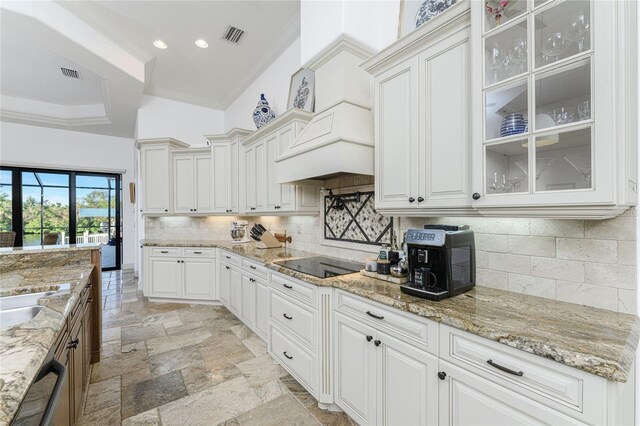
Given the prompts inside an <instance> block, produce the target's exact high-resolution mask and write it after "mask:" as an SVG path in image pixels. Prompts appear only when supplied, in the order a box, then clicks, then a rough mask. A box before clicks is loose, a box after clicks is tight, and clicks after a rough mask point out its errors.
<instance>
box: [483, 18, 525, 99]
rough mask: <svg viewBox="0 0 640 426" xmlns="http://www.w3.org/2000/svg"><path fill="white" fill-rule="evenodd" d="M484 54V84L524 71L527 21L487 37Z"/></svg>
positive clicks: (487, 84)
mask: <svg viewBox="0 0 640 426" xmlns="http://www.w3.org/2000/svg"><path fill="white" fill-rule="evenodd" d="M484 54H485V61H484V64H485V86H489V85H491V84H493V83H497V82H499V81H502V80H506V79H507V78H511V77H514V76H516V75H519V74H524V73H526V72H527V70H528V61H527V57H528V56H529V55H528V49H527V21H526V20H523V21H522V22H520V23H519V24H516V25H515V26H513V27H511V28H508V29H506V30H504V31H500V32H499V33H496V34H494V35H491V36H490V37H487V39H486V40H485V43H484Z"/></svg>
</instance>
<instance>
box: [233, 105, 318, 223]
mask: <svg viewBox="0 0 640 426" xmlns="http://www.w3.org/2000/svg"><path fill="white" fill-rule="evenodd" d="M311 117H312V114H309V113H306V112H304V111H301V110H296V109H291V110H289V111H287V112H286V113H284V114H282V115H281V116H280V117H278V118H277V119H276V120H274V121H272V122H271V123H269V124H267V125H265V126H263V127H262V128H260V129H259V130H257V131H255V132H254V133H252V134H251V135H250V136H248V137H246V138H245V139H244V140H243V141H242V150H241V154H240V156H241V160H240V168H241V171H240V205H241V208H242V210H243V211H244V212H246V213H247V214H253V213H261V214H262V213H287V212H296V213H310V214H314V213H318V211H319V203H320V195H319V190H318V188H317V187H313V186H300V185H286V184H284V185H283V184H279V183H278V180H277V176H276V160H277V159H278V157H279V156H280V154H281V153H282V152H284V151H285V150H286V149H287V148H288V147H289V146H290V145H291V144H292V143H293V141H294V140H295V138H296V137H297V136H298V135H299V134H300V132H302V130H303V129H304V126H305V125H306V124H307V123H308V122H309V120H310V119H311Z"/></svg>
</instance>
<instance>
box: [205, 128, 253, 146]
mask: <svg viewBox="0 0 640 426" xmlns="http://www.w3.org/2000/svg"><path fill="white" fill-rule="evenodd" d="M250 134H251V130H247V129H240V128H238V127H234V128H232V129H231V130H229V131H228V132H227V133H222V134H218V135H204V137H205V138H206V139H207V140H208V141H209V142H211V143H215V142H229V141H231V140H233V139H235V138H241V139H244V138H246V137H247V136H249V135H250Z"/></svg>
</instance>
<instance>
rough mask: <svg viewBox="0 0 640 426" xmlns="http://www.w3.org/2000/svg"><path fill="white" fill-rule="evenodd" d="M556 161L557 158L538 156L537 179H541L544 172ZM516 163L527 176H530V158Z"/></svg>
mask: <svg viewBox="0 0 640 426" xmlns="http://www.w3.org/2000/svg"><path fill="white" fill-rule="evenodd" d="M554 161H556V159H555V158H542V157H538V158H536V180H538V179H540V176H542V173H544V171H545V170H547V169H548V168H549V166H551V164H553V162H554ZM515 165H516V166H518V168H519V169H520V170H522V171H523V172H524V174H525V175H526V176H529V160H520V161H516V162H515Z"/></svg>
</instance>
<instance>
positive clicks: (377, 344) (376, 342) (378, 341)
mask: <svg viewBox="0 0 640 426" xmlns="http://www.w3.org/2000/svg"><path fill="white" fill-rule="evenodd" d="M380 343H382V342H381V341H380V340H374V342H373V344H374V345H376V346H380Z"/></svg>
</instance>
